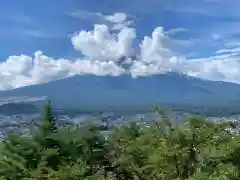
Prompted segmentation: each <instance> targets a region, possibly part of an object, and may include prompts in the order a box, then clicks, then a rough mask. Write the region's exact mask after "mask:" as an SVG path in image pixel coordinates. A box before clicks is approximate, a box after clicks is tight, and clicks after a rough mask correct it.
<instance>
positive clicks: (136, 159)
mask: <svg viewBox="0 0 240 180" xmlns="http://www.w3.org/2000/svg"><path fill="white" fill-rule="evenodd" d="M155 111H156V113H159V115H161V116H162V121H155V122H154V123H153V124H152V126H151V127H145V126H143V125H138V124H136V123H130V124H127V125H121V126H117V127H114V128H113V129H111V130H110V132H109V133H108V134H107V136H106V135H104V133H102V131H101V130H102V127H101V126H98V125H93V124H87V125H84V126H82V127H79V126H73V127H70V126H69V127H64V128H58V127H57V125H56V122H55V118H54V117H53V115H52V107H51V104H50V103H48V104H47V105H46V106H45V111H44V115H43V119H42V123H41V124H40V125H38V126H37V128H36V130H35V132H34V133H32V135H31V136H30V137H26V136H18V135H15V134H9V136H8V138H7V139H6V140H5V141H3V142H2V143H1V146H0V153H1V158H0V176H1V178H2V179H7V180H20V179H23V180H33V179H36V180H38V179H39V180H40V179H41V180H42V179H53V180H79V179H80V180H107V179H111V180H114V179H116V180H149V179H152V180H205V179H209V180H234V179H236V180H237V179H240V135H239V133H238V132H239V124H238V123H232V122H218V123H213V122H210V121H208V120H207V119H206V118H204V117H200V116H194V117H186V119H185V122H184V123H183V124H179V125H178V124H175V123H174V122H173V121H172V119H171V117H170V116H169V115H168V113H167V112H166V111H164V110H162V109H161V108H160V107H159V106H156V107H155Z"/></svg>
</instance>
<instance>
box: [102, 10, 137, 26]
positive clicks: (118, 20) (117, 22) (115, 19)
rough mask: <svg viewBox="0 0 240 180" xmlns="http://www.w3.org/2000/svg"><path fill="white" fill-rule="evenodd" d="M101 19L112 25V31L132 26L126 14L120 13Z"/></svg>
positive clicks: (132, 22)
mask: <svg viewBox="0 0 240 180" xmlns="http://www.w3.org/2000/svg"><path fill="white" fill-rule="evenodd" d="M103 18H104V19H105V20H106V21H109V22H110V23H112V24H113V25H112V28H111V29H112V30H121V29H124V28H126V27H128V26H130V25H133V24H134V21H132V20H129V18H128V16H127V14H125V13H122V12H118V13H114V14H112V15H106V16H104V17H103Z"/></svg>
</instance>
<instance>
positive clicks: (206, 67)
mask: <svg viewBox="0 0 240 180" xmlns="http://www.w3.org/2000/svg"><path fill="white" fill-rule="evenodd" d="M1 3H2V4H1V6H0V47H1V48H0V90H8V89H14V88H19V87H23V86H28V85H34V84H39V83H46V82H50V81H54V80H58V79H63V78H67V77H71V76H74V75H83V76H84V75H89V74H93V75H98V76H105V75H111V76H120V75H125V74H129V75H131V76H132V77H133V78H136V77H139V76H149V75H155V74H164V73H166V72H177V73H183V74H186V75H190V76H194V77H198V78H202V79H205V80H213V81H226V82H233V83H240V64H239V60H240V12H239V8H238V7H240V1H239V0H229V1H226V0H198V1H196V0H177V1H176V0H168V1H165V0H121V1H112V0H88V1H84V0H60V1H59V0H51V1H49V0H41V1H38V0H25V1H24V2H23V1H19V0H4V1H3V2H1Z"/></svg>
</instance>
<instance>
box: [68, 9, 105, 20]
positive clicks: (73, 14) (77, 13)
mask: <svg viewBox="0 0 240 180" xmlns="http://www.w3.org/2000/svg"><path fill="white" fill-rule="evenodd" d="M68 15H69V16H71V17H74V18H78V19H83V20H87V19H90V18H95V17H102V16H103V15H102V14H101V13H93V12H89V11H83V10H77V11H73V12H71V13H68Z"/></svg>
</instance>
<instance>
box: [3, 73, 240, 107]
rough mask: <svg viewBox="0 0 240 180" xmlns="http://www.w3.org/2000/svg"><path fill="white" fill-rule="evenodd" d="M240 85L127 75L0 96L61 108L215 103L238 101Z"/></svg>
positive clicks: (57, 83)
mask: <svg viewBox="0 0 240 180" xmlns="http://www.w3.org/2000/svg"><path fill="white" fill-rule="evenodd" d="M239 94H240V85H238V84H235V83H228V82H221V81H205V80H202V79H198V78H195V77H192V76H187V75H180V74H177V73H167V74H161V75H153V76H145V77H137V78H132V77H131V76H129V75H123V76H94V75H88V76H79V75H77V76H73V77H69V78H66V79H61V80H57V81H52V82H49V83H44V84H37V85H32V86H26V87H22V88H17V89H13V90H8V91H2V92H0V97H8V96H29V97H38V96H47V97H48V98H49V99H50V100H52V102H53V103H54V104H56V106H57V107H59V108H63V107H67V106H69V107H72V106H78V105H80V106H84V105H86V106H89V107H91V106H122V105H123V106H124V105H132V106H135V105H136V106H137V105H144V104H145V105H154V104H159V103H175V104H193V105H197V104H201V105H203V104H206V105H207V104H213V103H215V104H216V103H230V102H231V101H238V100H239V99H238V95H239Z"/></svg>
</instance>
